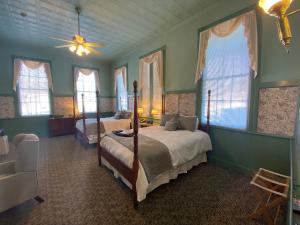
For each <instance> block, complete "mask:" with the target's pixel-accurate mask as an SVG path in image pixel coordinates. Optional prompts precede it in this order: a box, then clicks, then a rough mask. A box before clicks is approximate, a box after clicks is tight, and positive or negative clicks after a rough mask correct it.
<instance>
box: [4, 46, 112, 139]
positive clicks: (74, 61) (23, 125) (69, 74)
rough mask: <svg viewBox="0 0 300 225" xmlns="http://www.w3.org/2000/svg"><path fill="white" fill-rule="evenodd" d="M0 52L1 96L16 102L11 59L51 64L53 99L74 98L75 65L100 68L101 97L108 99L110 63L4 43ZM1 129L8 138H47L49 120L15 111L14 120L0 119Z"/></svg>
mask: <svg viewBox="0 0 300 225" xmlns="http://www.w3.org/2000/svg"><path fill="white" fill-rule="evenodd" d="M0 49H1V50H0V96H15V103H16V102H17V98H16V94H15V92H14V91H13V89H12V86H13V71H12V70H13V57H14V56H16V57H29V58H33V59H43V60H48V61H50V62H51V69H52V70H51V71H52V79H53V95H54V96H73V90H74V89H73V66H74V65H76V66H83V67H91V68H96V69H99V74H100V88H101V96H103V97H106V96H111V86H112V85H111V74H110V67H111V65H110V64H109V62H99V60H96V59H93V58H90V57H87V58H80V57H77V56H73V55H72V54H71V53H69V51H68V50H66V49H55V48H50V49H43V48H36V47H33V46H29V45H20V44H17V43H10V42H4V41H1V42H0ZM0 107H1V106H0ZM52 109H53V107H52ZM0 127H1V128H4V129H5V132H6V133H7V134H8V135H9V138H10V139H11V138H12V137H13V136H14V135H15V134H17V133H20V132H33V133H36V134H38V135H40V136H48V117H30V118H22V117H20V116H19V113H18V110H17V109H16V118H15V119H0Z"/></svg>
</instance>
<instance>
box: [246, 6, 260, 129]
mask: <svg viewBox="0 0 300 225" xmlns="http://www.w3.org/2000/svg"><path fill="white" fill-rule="evenodd" d="M255 13H256V19H257V45H258V59H257V60H258V62H257V64H258V65H257V70H258V71H257V76H256V77H255V78H254V79H253V80H252V82H251V90H250V91H251V93H250V105H249V115H248V130H249V131H252V132H256V130H257V118H258V105H259V89H258V85H259V83H260V76H259V74H260V73H261V67H262V65H261V58H262V17H261V15H260V14H259V13H258V10H255ZM252 72H253V71H252ZM253 75H254V74H252V77H253Z"/></svg>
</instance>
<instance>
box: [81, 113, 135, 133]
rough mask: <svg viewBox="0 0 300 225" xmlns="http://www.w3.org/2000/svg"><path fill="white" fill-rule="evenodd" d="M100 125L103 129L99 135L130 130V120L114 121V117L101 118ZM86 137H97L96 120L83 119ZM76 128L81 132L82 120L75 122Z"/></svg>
mask: <svg viewBox="0 0 300 225" xmlns="http://www.w3.org/2000/svg"><path fill="white" fill-rule="evenodd" d="M100 123H101V124H102V125H103V127H104V131H103V129H101V128H100V129H101V133H106V134H110V133H111V132H112V131H113V130H119V129H130V123H131V119H119V120H117V119H115V118H114V117H107V118H101V120H100ZM85 127H86V136H90V135H97V120H96V118H88V119H85ZM100 127H101V126H100ZM76 128H77V129H78V130H80V131H81V132H83V120H82V119H81V120H78V121H77V122H76Z"/></svg>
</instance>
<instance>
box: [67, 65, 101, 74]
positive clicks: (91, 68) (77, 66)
mask: <svg viewBox="0 0 300 225" xmlns="http://www.w3.org/2000/svg"><path fill="white" fill-rule="evenodd" d="M75 68H81V69H88V70H96V71H98V73H99V75H100V69H99V68H98V67H89V66H81V65H77V64H72V69H73V76H74V69H75Z"/></svg>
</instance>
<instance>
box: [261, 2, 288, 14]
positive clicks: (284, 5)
mask: <svg viewBox="0 0 300 225" xmlns="http://www.w3.org/2000/svg"><path fill="white" fill-rule="evenodd" d="M292 1H293V0H260V1H259V3H258V5H259V7H261V8H262V9H263V10H264V11H265V12H266V13H268V14H271V15H275V16H279V15H282V14H285V12H286V10H287V9H288V8H289V6H290V4H291V3H292Z"/></svg>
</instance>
